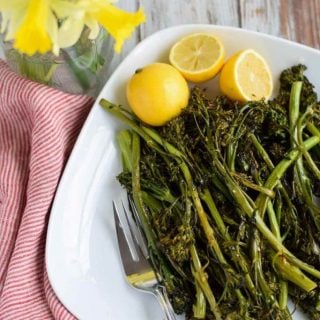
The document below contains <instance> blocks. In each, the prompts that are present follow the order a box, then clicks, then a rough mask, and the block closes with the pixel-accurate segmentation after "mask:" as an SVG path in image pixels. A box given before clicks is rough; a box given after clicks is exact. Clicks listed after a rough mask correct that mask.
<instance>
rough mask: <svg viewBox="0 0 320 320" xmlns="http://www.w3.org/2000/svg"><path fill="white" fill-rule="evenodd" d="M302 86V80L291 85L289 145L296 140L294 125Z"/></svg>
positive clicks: (296, 119)
mask: <svg viewBox="0 0 320 320" xmlns="http://www.w3.org/2000/svg"><path fill="white" fill-rule="evenodd" d="M301 88H302V82H301V81H296V82H294V83H293V85H292V87H291V93H290V102H289V124H290V131H291V147H294V146H295V142H296V141H297V132H296V125H297V121H298V118H299V112H300V110H299V109H300V107H299V106H300V93H301Z"/></svg>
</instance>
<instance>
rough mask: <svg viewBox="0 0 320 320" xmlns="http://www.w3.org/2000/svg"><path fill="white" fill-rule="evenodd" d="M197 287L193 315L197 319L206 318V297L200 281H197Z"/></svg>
mask: <svg viewBox="0 0 320 320" xmlns="http://www.w3.org/2000/svg"><path fill="white" fill-rule="evenodd" d="M195 287H196V301H195V303H194V305H193V307H192V310H193V316H194V318H196V319H205V318H206V305H207V304H206V297H205V295H204V293H203V291H202V289H201V287H200V285H199V283H198V281H195Z"/></svg>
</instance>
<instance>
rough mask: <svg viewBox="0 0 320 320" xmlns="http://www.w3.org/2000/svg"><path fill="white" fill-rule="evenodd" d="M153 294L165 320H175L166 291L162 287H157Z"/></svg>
mask: <svg viewBox="0 0 320 320" xmlns="http://www.w3.org/2000/svg"><path fill="white" fill-rule="evenodd" d="M154 294H155V296H156V298H157V300H158V302H159V303H160V305H161V307H162V310H163V312H164V314H165V315H166V319H167V320H176V316H175V313H174V311H173V308H172V306H171V303H170V301H169V298H168V294H167V290H166V288H165V287H164V286H161V285H160V286H157V287H156V288H155V290H154Z"/></svg>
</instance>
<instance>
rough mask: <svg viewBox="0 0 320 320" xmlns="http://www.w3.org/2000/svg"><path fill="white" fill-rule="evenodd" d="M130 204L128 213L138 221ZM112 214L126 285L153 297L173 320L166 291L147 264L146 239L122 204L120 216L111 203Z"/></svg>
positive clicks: (150, 266) (173, 316) (169, 319)
mask: <svg viewBox="0 0 320 320" xmlns="http://www.w3.org/2000/svg"><path fill="white" fill-rule="evenodd" d="M129 202H130V209H131V210H132V211H133V212H132V213H133V214H134V215H135V218H136V219H137V213H136V212H134V211H135V207H134V203H133V201H132V202H131V201H130V199H129ZM112 204H113V214H114V220H115V225H116V232H117V238H118V245H119V251H120V256H121V260H122V266H123V270H124V273H125V276H126V280H127V282H128V283H129V284H130V285H131V286H133V287H134V288H136V289H139V290H142V291H144V292H147V293H151V294H153V295H154V296H155V297H156V298H157V300H158V302H159V304H160V306H161V307H162V310H163V312H164V314H165V316H166V319H168V320H176V317H175V314H174V312H173V309H172V306H171V303H170V301H169V299H168V295H167V293H166V289H165V287H164V286H163V285H162V284H161V283H160V282H159V281H158V277H157V274H156V272H155V271H154V269H153V267H152V265H151V264H150V262H149V261H148V259H147V258H148V257H149V255H148V250H147V246H146V244H145V239H144V237H143V235H142V234H141V232H140V230H139V227H138V226H137V225H136V224H135V222H134V221H133V219H132V215H130V214H129V210H128V209H126V207H125V205H124V203H123V202H122V203H121V207H122V209H123V214H122V215H120V214H119V210H118V208H117V206H116V204H115V202H114V201H113V203H112Z"/></svg>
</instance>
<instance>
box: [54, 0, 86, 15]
mask: <svg viewBox="0 0 320 320" xmlns="http://www.w3.org/2000/svg"><path fill="white" fill-rule="evenodd" d="M51 8H52V10H53V11H54V12H55V14H56V15H57V16H58V18H60V19H64V18H67V17H70V16H73V17H78V16H79V15H80V16H83V15H84V6H83V5H80V3H73V2H70V1H66V0H51Z"/></svg>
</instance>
